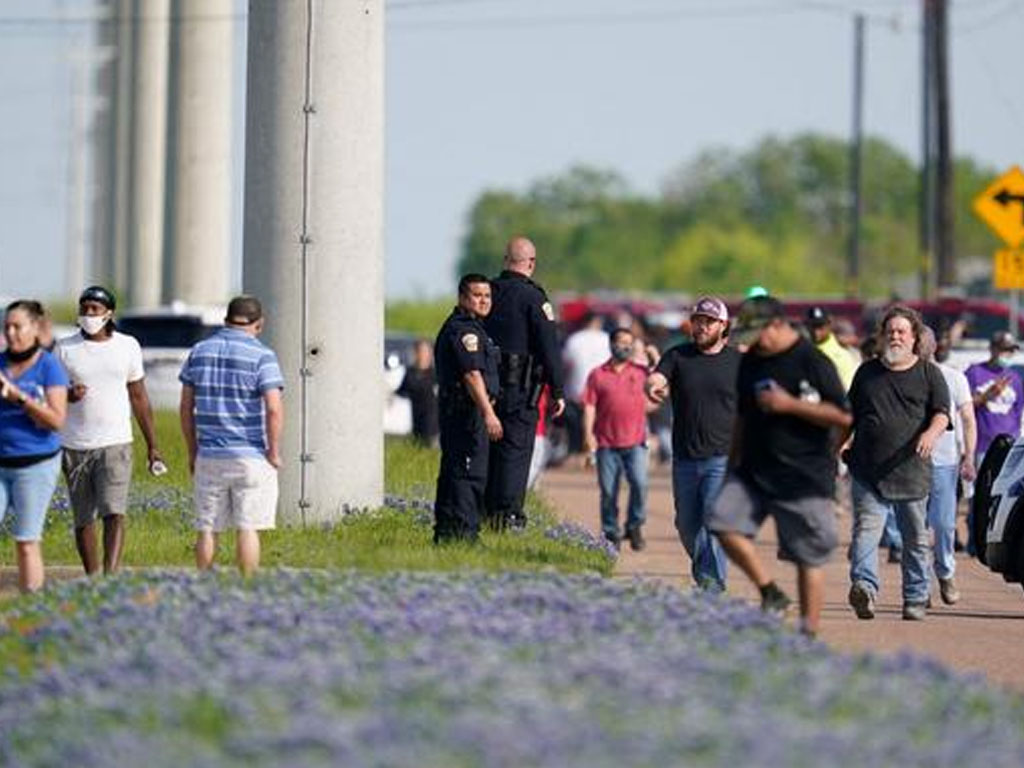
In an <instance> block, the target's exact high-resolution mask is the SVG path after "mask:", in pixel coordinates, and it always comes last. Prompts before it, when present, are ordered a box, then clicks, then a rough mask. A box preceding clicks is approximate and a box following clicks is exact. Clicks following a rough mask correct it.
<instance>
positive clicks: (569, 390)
mask: <svg viewBox="0 0 1024 768" xmlns="http://www.w3.org/2000/svg"><path fill="white" fill-rule="evenodd" d="M608 343H609V342H608V334H607V333H606V332H605V330H604V318H603V317H601V315H599V314H596V313H594V312H590V311H588V312H587V314H586V315H585V316H584V318H583V325H582V327H581V328H580V329H579V330H578V331H576V332H574V333H571V334H569V337H568V338H567V339H566V340H565V346H564V347H563V348H562V370H563V373H564V374H565V415H564V420H565V426H566V431H567V432H568V437H569V453H579V452H580V451H582V450H583V438H584V433H583V392H584V390H585V389H586V386H587V377H588V376H589V375H590V372H591V371H592V370H594V369H595V368H597V367H598V366H599V365H602V364H603V363H604V361H605V360H606V359H607V358H608Z"/></svg>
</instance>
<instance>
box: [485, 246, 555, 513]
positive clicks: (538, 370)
mask: <svg viewBox="0 0 1024 768" xmlns="http://www.w3.org/2000/svg"><path fill="white" fill-rule="evenodd" d="M536 264H537V249H536V248H535V247H534V245H533V243H532V242H530V241H529V240H528V239H527V238H525V237H514V238H512V239H511V240H510V241H509V243H508V245H507V246H506V247H505V261H504V270H503V271H502V273H501V275H499V276H498V277H497V278H495V279H494V280H493V281H492V282H491V286H492V288H493V290H494V311H492V312H491V314H490V315H489V316H488V318H487V320H486V322H485V323H484V325H485V327H486V328H487V332H488V333H489V334H490V336H491V338H492V339H494V343H495V344H497V345H498V348H499V349H500V350H501V367H500V374H501V375H500V380H501V398H500V399H499V401H498V418H500V419H501V424H502V428H503V430H504V437H502V439H501V440H499V441H498V442H496V443H493V444H492V445H491V466H490V474H489V475H488V477H487V496H486V504H487V518H488V522H489V523H490V524H491V525H492V526H494V527H495V528H504V527H505V526H507V525H511V526H514V527H522V526H524V525H526V515H525V513H524V511H523V501H524V499H525V497H526V480H527V477H528V475H529V471H530V457H531V455H532V453H533V442H534V438H535V435H536V431H537V417H538V413H537V400H538V399H539V398H540V393H541V390H542V389H543V387H544V385H545V384H548V385H550V387H551V398H552V414H553V415H554V416H555V417H558V416H560V415H561V414H562V411H564V410H565V398H564V395H563V393H562V369H561V367H560V366H559V356H558V340H557V337H556V333H555V330H556V329H555V312H554V310H553V309H552V308H551V302H549V301H548V297H547V294H546V293H544V289H543V288H541V287H540V286H539V285H537V284H536V283H535V282H533V281H532V280H531V279H530V276H531V275H532V274H533V270H534V268H535V267H536Z"/></svg>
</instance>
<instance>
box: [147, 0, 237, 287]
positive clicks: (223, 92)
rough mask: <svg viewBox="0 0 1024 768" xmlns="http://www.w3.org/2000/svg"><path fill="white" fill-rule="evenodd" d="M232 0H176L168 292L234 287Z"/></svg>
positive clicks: (169, 157) (170, 120) (169, 158)
mask: <svg viewBox="0 0 1024 768" xmlns="http://www.w3.org/2000/svg"><path fill="white" fill-rule="evenodd" d="M233 16H234V2H233V0H173V2H172V4H171V59H170V61H171V64H170V104H169V107H168V109H169V114H168V121H167V206H166V216H165V219H164V222H165V227H166V232H165V254H166V263H165V269H164V289H163V294H164V300H165V301H171V300H174V299H180V300H182V301H185V302H187V303H189V304H219V303H223V302H224V301H226V300H227V299H228V298H229V296H228V293H229V291H230V290H231V282H230V280H231V119H232V111H231V96H232V79H231V69H232V67H231V63H232V50H231V49H232V46H233V44H234V36H233V33H232V26H231V25H232V20H233Z"/></svg>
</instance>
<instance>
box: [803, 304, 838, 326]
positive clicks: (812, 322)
mask: <svg viewBox="0 0 1024 768" xmlns="http://www.w3.org/2000/svg"><path fill="white" fill-rule="evenodd" d="M806 319H807V324H808V325H809V326H811V327H812V328H820V327H821V326H823V325H828V322H829V320H831V319H832V318H831V316H830V315H829V313H828V310H826V309H825V308H824V307H811V308H810V309H808V310H807V318H806Z"/></svg>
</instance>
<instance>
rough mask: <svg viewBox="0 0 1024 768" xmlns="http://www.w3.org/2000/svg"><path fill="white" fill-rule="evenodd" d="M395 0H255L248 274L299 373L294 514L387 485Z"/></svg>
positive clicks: (286, 478)
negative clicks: (388, 7) (386, 268)
mask: <svg viewBox="0 0 1024 768" xmlns="http://www.w3.org/2000/svg"><path fill="white" fill-rule="evenodd" d="M383 11H384V3H383V0H251V2H250V4H249V55H248V73H247V83H248V84H247V104H246V114H247V116H246V158H245V171H246V172H245V236H244V266H243V283H244V287H245V289H246V291H248V292H250V293H254V294H256V295H257V296H259V297H261V298H262V299H263V301H264V303H265V307H266V309H267V313H268V318H267V324H266V327H267V330H266V331H265V332H264V335H265V340H266V341H268V342H269V343H270V344H271V345H272V346H273V347H274V349H275V350H276V351H277V353H278V355H279V357H280V360H281V367H282V369H283V371H284V375H285V380H286V386H287V389H286V392H285V404H286V407H285V439H284V457H283V458H284V462H285V465H284V467H283V468H282V470H281V503H280V512H281V517H282V520H283V521H288V522H300V521H301V522H320V521H325V520H333V519H336V518H337V517H338V516H339V515H341V514H343V513H344V511H345V508H346V507H376V506H379V505H380V504H381V503H382V498H383V464H384V462H383V434H382V431H383V430H382V413H383V400H384V383H383V381H384V379H383V362H382V360H383V219H384V216H383V188H384V173H383V171H384V18H383Z"/></svg>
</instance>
